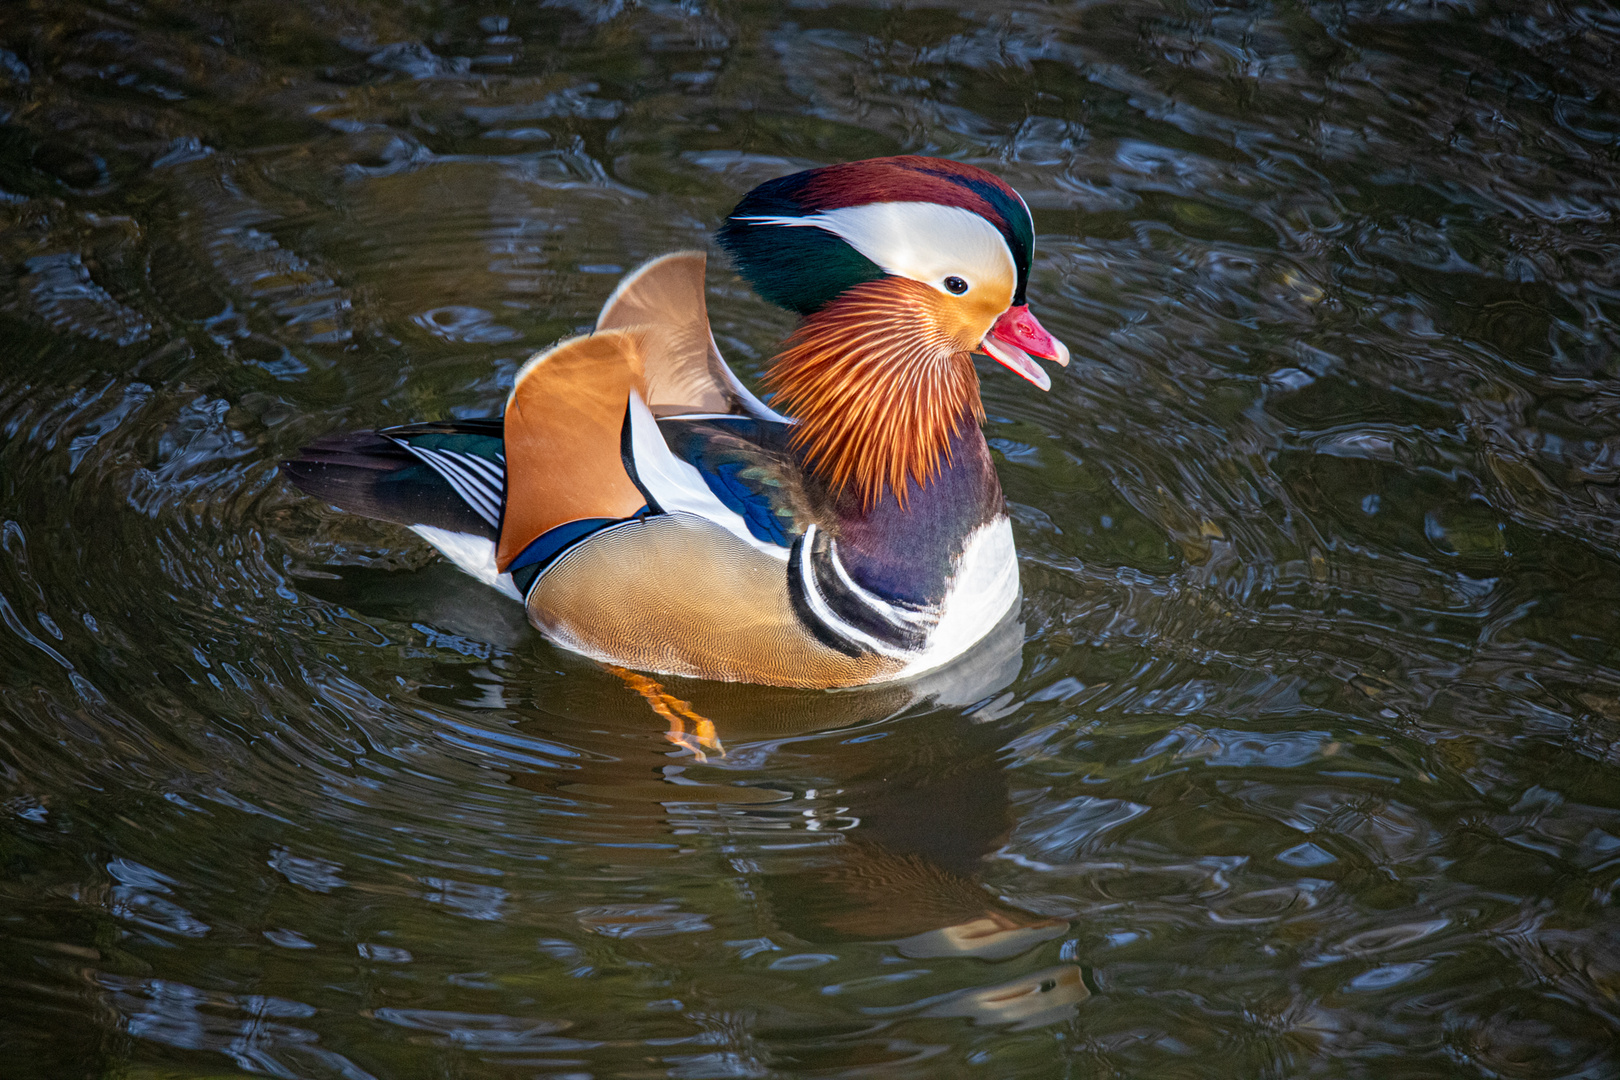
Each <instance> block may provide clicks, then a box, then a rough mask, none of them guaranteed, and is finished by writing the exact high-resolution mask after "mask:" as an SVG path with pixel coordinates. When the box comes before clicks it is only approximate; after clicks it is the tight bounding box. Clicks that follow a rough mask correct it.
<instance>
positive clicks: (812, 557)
mask: <svg viewBox="0 0 1620 1080" xmlns="http://www.w3.org/2000/svg"><path fill="white" fill-rule="evenodd" d="M788 588H789V591H790V593H791V594H792V596H793V602H794V607H795V609H797V611H798V613H799V617H800V618H801V619H803V620H804V621H805V623H806V624H807V625H808V626H809V627H810V630H811V632H812V633H814V634H815V635H816V637H817V638H818V639H820V640H821V641H822V642H823V643H824V644H826V645H829V646H831V647H832V648H835V649H837V650H839V651H840V652H843V653H847V654H849V655H851V656H856V655H860V654H861V653H867V652H878V653H883V654H884V655H886V656H908V655H910V654H912V653H915V652H917V651H919V650H920V649H922V648H923V646H925V645H926V644H927V643H928V633H929V631H930V630H932V629H933V628H934V626H935V625H936V624H937V623H938V622H939V613H938V612H937V611H934V610H932V609H930V608H924V607H918V606H916V605H912V604H906V603H903V602H900V601H895V600H885V599H884V598H883V597H881V596H878V595H877V594H875V593H873V592H871V591H870V590H867V589H864V588H862V587H861V586H860V585H859V584H858V583H857V582H856V581H855V580H854V579H853V578H851V577H850V576H849V571H848V570H846V569H845V568H844V564H843V562H842V561H841V560H840V559H839V558H838V541H836V540H834V539H832V538H831V537H829V536H828V535H827V534H826V533H825V532H823V531H821V530H820V529H819V528H817V527H816V526H814V525H811V526H810V527H809V528H807V529H806V530H805V531H804V535H803V536H801V537H799V539H798V540H797V541H795V542H794V545H793V550H792V552H791V553H790V554H789V556H788Z"/></svg>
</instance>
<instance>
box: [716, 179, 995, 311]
mask: <svg viewBox="0 0 1620 1080" xmlns="http://www.w3.org/2000/svg"><path fill="white" fill-rule="evenodd" d="M737 220H739V221H757V222H760V223H761V224H766V225H791V226H799V227H809V228H817V229H825V230H827V231H828V232H830V233H832V234H834V235H835V236H838V237H841V238H842V239H843V240H844V241H845V242H846V243H848V244H849V246H850V247H852V248H854V249H855V250H856V251H858V252H860V253H861V254H862V255H865V256H866V257H867V258H868V259H871V260H872V261H873V262H875V263H877V265H878V266H879V267H880V268H881V269H882V270H883V271H884V272H885V273H889V274H895V275H898V276H899V277H908V278H911V279H912V280H913V281H920V282H922V283H924V284H925V285H932V286H933V287H934V288H936V289H938V290H939V291H940V292H942V293H945V294H946V295H947V296H968V297H971V296H973V295H974V294H975V293H976V291H977V290H979V289H981V288H985V287H990V286H994V287H997V288H1002V289H1006V290H1007V291H1008V292H1009V293H1010V292H1011V290H1012V287H1013V285H1014V283H1015V282H1017V280H1018V270H1017V268H1016V267H1015V266H1014V265H1013V258H1012V252H1010V251H1008V250H1007V241H1005V240H1003V239H1002V237H1001V233H1000V232H998V231H997V230H996V227H995V226H994V225H991V224H990V223H989V222H988V221H986V220H985V219H984V218H982V217H980V216H979V215H978V214H975V213H973V212H972V211H971V210H963V209H962V208H961V207H959V206H941V205H940V204H939V203H931V202H884V203H867V204H866V205H865V206H846V207H842V208H841V209H838V210H826V211H823V212H821V213H819V214H812V215H810V216H808V217H743V218H738V219H737ZM949 277H958V278H961V279H962V280H963V281H964V282H966V283H967V286H968V287H967V289H965V290H958V291H952V290H950V289H947V288H946V287H945V279H946V278H949Z"/></svg>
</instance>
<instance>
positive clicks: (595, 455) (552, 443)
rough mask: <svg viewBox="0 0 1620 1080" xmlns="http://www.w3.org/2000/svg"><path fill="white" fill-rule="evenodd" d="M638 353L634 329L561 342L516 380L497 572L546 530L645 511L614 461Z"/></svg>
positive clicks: (638, 373) (638, 370) (635, 382)
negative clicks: (566, 524)
mask: <svg viewBox="0 0 1620 1080" xmlns="http://www.w3.org/2000/svg"><path fill="white" fill-rule="evenodd" d="M642 355H643V354H642V345H641V342H640V341H639V339H638V338H637V336H636V333H635V331H630V330H611V331H608V332H606V333H600V334H593V335H591V336H589V337H578V338H573V339H571V340H569V341H565V342H563V343H562V344H560V345H557V346H555V347H554V348H552V349H551V350H550V351H548V352H545V353H542V354H541V355H540V356H538V357H536V358H535V359H533V360H531V361H529V363H528V364H527V365H525V366H524V368H523V370H522V371H520V372H518V377H517V382H516V383H515V384H514V385H513V387H512V394H511V396H510V397H509V398H508V399H507V402H506V435H505V438H506V512H505V514H504V515H503V517H502V520H501V538H500V543H499V544H498V545H497V548H496V552H495V562H496V565H497V566H499V567H500V568H501V569H503V570H504V569H505V568H506V567H507V566H508V565H509V564H510V563H511V561H512V560H513V559H515V558H517V557H518V555H520V554H521V553H522V552H523V549H524V548H525V547H527V546H528V545H529V543H530V541H532V540H534V539H535V537H537V536H539V535H540V534H541V533H543V532H545V531H547V530H548V529H552V528H555V527H556V526H558V525H561V524H564V523H565V522H569V521H577V520H579V519H580V518H599V517H600V518H621V517H628V516H630V515H631V514H633V513H635V512H636V511H637V510H639V509H640V508H641V507H642V506H643V505H645V504H646V502H647V500H646V498H645V497H643V495H642V494H641V492H640V490H639V489H637V487H636V485H635V484H634V483H632V482H631V480H630V477H629V474H627V473H626V472H625V471H624V462H623V460H622V459H621V458H620V456H619V433H620V431H621V430H622V429H623V427H624V410H625V406H626V405H627V404H628V402H629V400H630V391H631V390H632V389H634V388H637V387H639V386H640V385H641V384H642V382H643V375H642V361H641V357H642Z"/></svg>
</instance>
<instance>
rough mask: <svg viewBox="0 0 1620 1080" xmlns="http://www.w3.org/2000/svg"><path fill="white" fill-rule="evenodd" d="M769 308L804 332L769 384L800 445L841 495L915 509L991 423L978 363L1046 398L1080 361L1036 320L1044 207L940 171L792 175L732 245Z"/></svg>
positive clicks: (841, 170)
mask: <svg viewBox="0 0 1620 1080" xmlns="http://www.w3.org/2000/svg"><path fill="white" fill-rule="evenodd" d="M717 239H718V240H719V242H720V245H721V246H722V247H724V248H725V249H726V251H727V252H728V253H729V254H730V255H731V257H732V260H733V262H734V263H735V265H736V267H737V270H738V271H739V272H740V273H741V274H742V275H743V277H745V278H746V279H747V280H748V282H749V284H751V285H752V286H753V287H754V289H755V291H757V292H758V293H759V294H760V295H761V296H762V297H764V298H765V299H766V300H769V301H771V302H772V303H775V304H778V305H780V306H781V307H785V308H787V309H789V310H790V311H795V312H798V313H799V314H800V315H802V316H804V317H805V321H804V323H803V324H802V325H801V326H800V327H799V329H798V331H797V332H796V333H795V334H794V337H793V338H792V339H791V340H790V342H789V348H788V349H787V350H786V351H785V352H784V353H783V354H782V355H781V356H779V357H778V358H777V359H776V362H775V363H774V364H773V365H772V368H771V371H770V373H769V375H768V376H767V381H768V382H769V383H770V385H771V386H772V388H773V389H774V390H776V391H777V393H778V395H779V397H780V398H781V400H782V401H783V402H784V403H785V404H786V405H787V406H788V408H789V409H791V410H792V411H793V412H794V413H795V414H796V415H797V416H798V417H799V420H800V425H799V428H798V430H797V431H796V433H795V441H796V442H798V443H799V444H800V445H801V446H802V447H803V449H804V450H805V452H806V457H807V460H808V461H809V462H810V464H811V465H812V466H813V467H816V468H817V469H818V470H819V471H821V472H822V473H823V474H825V476H826V478H827V479H828V480H829V481H831V482H832V484H833V486H834V487H841V486H843V485H846V484H852V485H853V486H854V487H856V488H857V489H858V490H859V492H860V494H861V495H862V497H863V500H864V501H865V502H867V503H868V504H870V503H872V502H874V501H876V500H877V499H878V498H881V496H882V494H883V492H884V491H885V490H890V491H893V492H894V493H895V496H896V498H898V499H899V500H900V501H901V502H902V504H903V503H904V500H905V493H906V490H907V487H908V484H909V483H911V482H915V483H917V484H927V483H928V482H930V481H931V480H932V478H933V477H934V475H935V474H936V473H937V470H938V468H939V466H940V464H941V462H942V461H944V462H945V463H947V464H948V462H949V452H950V451H949V448H950V445H951V441H952V438H953V437H954V436H955V435H956V434H957V433H958V431H959V430H960V428H961V427H962V425H963V424H965V423H968V422H970V421H971V422H973V423H975V424H977V423H978V422H980V421H982V420H983V406H982V405H981V404H980V401H979V385H978V376H977V375H976V374H975V373H974V370H973V364H972V361H971V359H970V355H971V354H972V353H974V352H983V353H987V354H988V355H989V356H991V357H993V358H994V359H995V360H996V361H998V362H999V363H1001V364H1002V365H1004V366H1006V367H1007V368H1009V369H1011V370H1012V371H1014V372H1016V373H1017V374H1019V375H1021V376H1023V377H1024V378H1025V379H1028V380H1029V381H1030V382H1032V383H1034V384H1035V385H1036V386H1038V387H1040V388H1041V389H1042V390H1046V389H1049V388H1050V387H1051V380H1050V379H1049V378H1048V376H1047V374H1046V372H1045V371H1044V370H1043V369H1042V368H1041V366H1040V365H1039V364H1037V363H1036V362H1035V359H1036V358H1040V359H1045V360H1052V361H1055V362H1056V363H1058V364H1060V365H1066V364H1067V363H1068V362H1069V351H1068V349H1066V348H1065V347H1064V346H1063V343H1062V342H1060V341H1058V340H1057V339H1056V338H1054V337H1052V335H1051V334H1049V333H1047V332H1046V330H1045V329H1044V328H1043V327H1042V326H1041V324H1040V322H1039V321H1038V320H1037V319H1036V318H1035V316H1034V315H1033V314H1032V313H1031V312H1030V310H1029V303H1028V300H1027V299H1026V297H1025V291H1026V288H1027V286H1028V284H1029V268H1030V258H1031V255H1032V253H1033V251H1034V247H1035V230H1034V223H1033V221H1032V220H1031V218H1030V213H1029V207H1028V206H1026V205H1025V203H1024V200H1023V199H1022V198H1020V197H1019V195H1018V193H1017V192H1016V191H1014V190H1013V189H1012V188H1011V187H1009V186H1008V185H1007V184H1006V183H1004V182H1003V181H1002V180H1000V179H999V178H997V177H995V176H993V175H991V174H990V173H988V172H985V171H984V170H983V169H978V168H975V167H973V166H971V165H964V164H962V163H960V162H955V161H944V160H940V159H937V158H926V157H909V156H908V157H890V158H875V159H872V160H869V161H855V162H850V163H848V164H843V165H829V166H826V167H825V168H819V169H810V170H807V171H805V172H801V173H795V174H793V175H791V176H784V177H781V178H779V179H776V180H771V181H769V182H767V183H764V184H761V185H760V186H759V187H757V188H755V189H754V190H753V191H751V192H749V193H748V195H747V196H745V197H744V198H743V200H742V202H741V203H739V204H738V205H737V208H736V209H735V210H733V211H732V213H731V215H730V216H729V217H728V218H727V219H726V222H725V225H724V226H723V227H722V228H721V229H720V232H719V234H718V236H717Z"/></svg>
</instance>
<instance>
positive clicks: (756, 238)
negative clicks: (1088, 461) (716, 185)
mask: <svg viewBox="0 0 1620 1080" xmlns="http://www.w3.org/2000/svg"><path fill="white" fill-rule="evenodd" d="M719 240H720V243H721V244H722V246H724V247H725V248H726V249H727V250H728V251H729V252H730V253H731V255H732V257H733V258H734V260H735V262H736V264H737V267H738V269H739V270H740V271H741V272H742V274H743V275H744V276H745V277H746V278H747V279H748V280H749V281H750V282H751V283H752V284H753V285H754V286H755V287H756V288H757V289H758V291H759V292H760V294H761V295H763V296H764V297H766V298H767V299H769V300H771V301H773V302H775V303H778V304H781V305H782V306H784V307H787V308H789V309H791V310H793V311H796V312H798V313H800V314H801V315H803V316H805V320H804V322H803V324H802V325H801V326H800V328H799V330H798V331H797V333H796V334H795V336H794V338H793V339H792V341H791V343H790V346H789V348H788V349H787V351H785V352H784V353H783V354H782V355H780V356H779V357H777V359H776V360H775V362H774V363H773V365H772V367H771V369H770V371H769V373H768V376H767V382H768V384H769V385H771V386H772V387H773V388H774V389H775V390H776V391H777V393H778V399H777V400H778V402H779V403H781V404H783V405H785V406H786V407H789V408H792V409H794V410H795V411H796V412H797V414H798V420H797V421H796V422H795V421H789V420H788V419H787V418H786V417H784V416H783V415H781V414H779V413H777V412H775V411H774V410H772V409H771V408H769V407H767V406H766V405H764V404H763V403H762V402H761V401H760V400H759V399H758V398H756V397H755V396H754V395H753V394H751V393H750V392H749V391H748V390H747V389H746V388H744V387H743V385H742V384H741V383H740V382H739V381H738V380H737V378H736V376H735V375H733V374H732V372H731V371H730V369H729V368H727V367H726V364H725V362H724V361H723V360H722V359H721V358H720V356H719V353H718V351H717V350H716V349H715V346H714V341H713V338H712V337H711V335H710V333H709V327H708V317H707V315H706V313H705V308H704V285H703V273H704V257H703V255H702V254H701V253H697V252H683V253H679V254H675V255H669V256H665V257H664V258H661V259H657V260H655V261H653V262H652V263H649V264H647V265H646V266H644V267H642V268H641V269H640V270H638V271H636V272H635V273H634V274H632V275H631V276H630V277H629V278H627V279H626V280H625V281H624V282H623V283H622V284H621V285H620V286H619V289H618V290H617V291H616V292H615V293H614V294H613V296H612V297H611V298H610V299H609V300H608V303H607V305H606V307H605V308H604V309H603V311H602V315H601V317H600V318H599V319H598V321H597V329H596V332H595V333H593V334H591V335H588V336H585V337H580V338H575V339H572V340H570V341H566V342H563V343H562V344H560V345H558V346H556V347H555V348H553V349H551V350H549V351H547V352H545V353H543V354H541V355H539V356H538V357H536V358H535V359H534V360H532V361H531V362H530V363H529V364H528V366H526V367H525V368H524V369H523V371H522V372H521V373H520V374H519V375H518V379H517V382H516V385H515V386H514V387H513V390H512V394H511V397H510V399H509V400H508V403H507V409H506V414H505V416H504V417H503V418H501V419H493V420H481V421H454V422H444V423H431V424H416V425H410V426H407V427H399V428H391V429H387V430H384V431H381V432H377V433H371V432H364V433H358V434H350V435H342V436H336V437H333V438H329V439H326V440H324V441H322V442H319V443H316V444H315V445H313V446H311V447H309V448H308V449H307V450H305V451H304V453H303V455H302V456H301V457H300V458H299V459H298V460H297V461H294V462H290V463H288V465H287V466H286V468H287V471H288V473H289V475H290V476H291V477H292V478H293V480H294V481H295V482H297V483H298V484H299V485H300V486H301V487H303V488H304V489H305V490H307V491H310V492H311V493H314V494H317V495H320V496H322V497H324V498H326V499H328V500H330V501H332V502H334V503H336V504H338V505H340V506H342V507H344V508H346V509H350V510H353V511H356V512H358V513H363V514H367V515H370V516H372V517H377V518H382V519H384V520H390V521H398V522H402V523H404V524H407V525H409V526H411V527H412V528H413V529H414V530H415V531H416V532H418V533H419V534H421V535H422V536H423V537H424V538H426V539H427V540H428V541H429V542H430V543H432V544H433V545H434V546H435V547H437V548H439V549H440V550H441V551H443V552H444V553H445V554H446V555H448V556H449V557H450V559H451V560H452V561H454V562H455V563H456V564H457V565H459V566H461V567H462V568H464V569H466V570H468V571H469V572H471V573H473V574H474V575H476V576H478V577H480V578H482V579H483V580H485V581H487V582H489V583H490V584H492V585H494V586H496V587H497V588H500V589H502V590H503V591H505V592H508V593H510V594H511V595H513V596H515V597H519V598H521V599H523V600H524V602H525V604H526V606H527V609H528V613H529V617H530V620H531V621H532V622H533V623H534V624H535V625H536V626H538V627H539V628H540V629H541V630H543V631H544V632H545V633H546V634H547V635H548V636H549V637H551V638H552V639H553V640H555V641H557V642H559V643H561V644H563V645H565V646H568V647H570V648H572V649H574V650H576V651H579V652H582V653H584V654H586V655H588V656H591V657H594V658H596V659H598V660H602V661H605V662H608V663H613V664H621V665H624V666H625V667H628V668H635V669H639V670H645V671H655V672H662V673H668V674H675V675H686V676H696V677H701V678H706V679H723V680H734V681H739V682H751V683H767V684H776V685H782V686H801V687H832V686H852V685H858V684H864V683H870V682H880V681H886V680H893V679H897V678H902V677H907V678H909V677H911V676H913V675H915V674H918V673H920V672H924V671H928V670H932V669H934V668H937V667H940V666H941V665H943V664H944V663H946V662H947V661H950V660H952V659H954V658H956V657H957V656H960V655H961V654H962V653H964V652H966V651H967V650H968V649H969V648H970V647H971V646H973V645H974V644H975V643H977V642H978V641H979V640H980V639H981V638H982V637H983V636H984V635H985V633H986V632H987V631H988V630H989V629H990V628H991V627H993V626H994V625H996V624H997V622H998V621H999V620H1001V618H1002V617H1003V616H1004V615H1005V614H1006V613H1007V612H1008V611H1009V610H1010V609H1011V608H1012V606H1013V605H1014V603H1015V601H1016V598H1017V595H1018V570H1017V564H1016V561H1015V557H1014V552H1013V544H1012V530H1011V527H1010V525H1009V523H1008V519H1007V516H1006V511H1005V507H1004V505H1003V502H1002V496H1001V487H1000V484H999V482H998V481H997V478H996V474H995V470H994V468H993V466H992V464H991V460H990V455H989V450H988V447H987V446H986V444H985V440H984V436H983V435H982V434H981V432H980V430H979V421H980V420H981V419H982V416H983V407H982V405H981V404H980V401H979V390H978V377H977V375H976V374H975V372H974V368H973V365H972V362H971V360H970V354H971V353H972V352H974V351H978V350H982V351H984V352H987V353H989V354H990V355H991V356H993V357H995V358H996V359H997V360H998V361H1000V362H1001V363H1002V364H1004V365H1006V366H1007V367H1009V368H1011V369H1012V370H1013V371H1015V372H1017V373H1018V374H1020V375H1022V376H1023V377H1025V378H1027V379H1029V380H1030V381H1031V382H1033V383H1035V384H1036V385H1037V386H1040V387H1042V388H1043V389H1044V388H1046V387H1047V386H1048V385H1049V383H1048V380H1047V376H1046V375H1045V373H1044V372H1043V371H1042V370H1041V369H1040V367H1039V366H1038V365H1037V364H1036V363H1035V362H1034V361H1033V360H1032V359H1031V354H1033V355H1035V356H1041V357H1045V358H1048V359H1053V360H1056V361H1057V362H1059V363H1067V360H1068V353H1067V350H1066V349H1064V347H1063V346H1062V344H1061V343H1059V342H1057V341H1055V340H1054V339H1052V338H1051V337H1050V336H1049V335H1048V334H1047V333H1046V332H1045V330H1043V329H1042V328H1041V326H1040V324H1039V323H1038V322H1037V321H1036V320H1035V318H1034V316H1033V315H1031V314H1030V313H1029V309H1028V306H1027V304H1026V301H1025V296H1024V293H1025V287H1026V284H1027V281H1028V276H1029V268H1030V257H1031V252H1032V249H1033V246H1034V233H1033V224H1032V221H1031V218H1030V215H1029V210H1028V208H1027V207H1026V206H1025V205H1024V203H1023V200H1022V199H1020V198H1019V197H1018V195H1017V193H1016V192H1014V191H1013V190H1012V189H1011V188H1010V187H1008V186H1007V185H1006V184H1004V183H1003V182H1001V181H1000V180H998V179H996V178H995V177H993V176H991V175H990V174H989V173H986V172H984V171H983V170H980V169H976V168H973V167H971V166H967V165H962V164H959V163H955V162H947V161H939V160H935V159H930V158H919V157H899V158H884V159H878V160H873V161H863V162H854V163H852V164H847V165H835V166H829V167H827V168H822V169H812V170H809V171H807V172H803V173H798V174H795V175H793V176H788V177H783V178H781V179H778V180H773V181H770V182H769V183H766V184H763V185H761V186H760V187H758V188H756V189H755V190H754V191H752V192H750V193H749V195H748V196H747V197H746V198H744V199H743V201H742V203H741V204H740V205H739V206H738V207H737V209H736V210H735V211H733V213H732V214H731V216H730V217H729V218H728V219H727V220H726V224H725V226H724V228H723V229H722V230H721V232H720V234H719Z"/></svg>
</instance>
